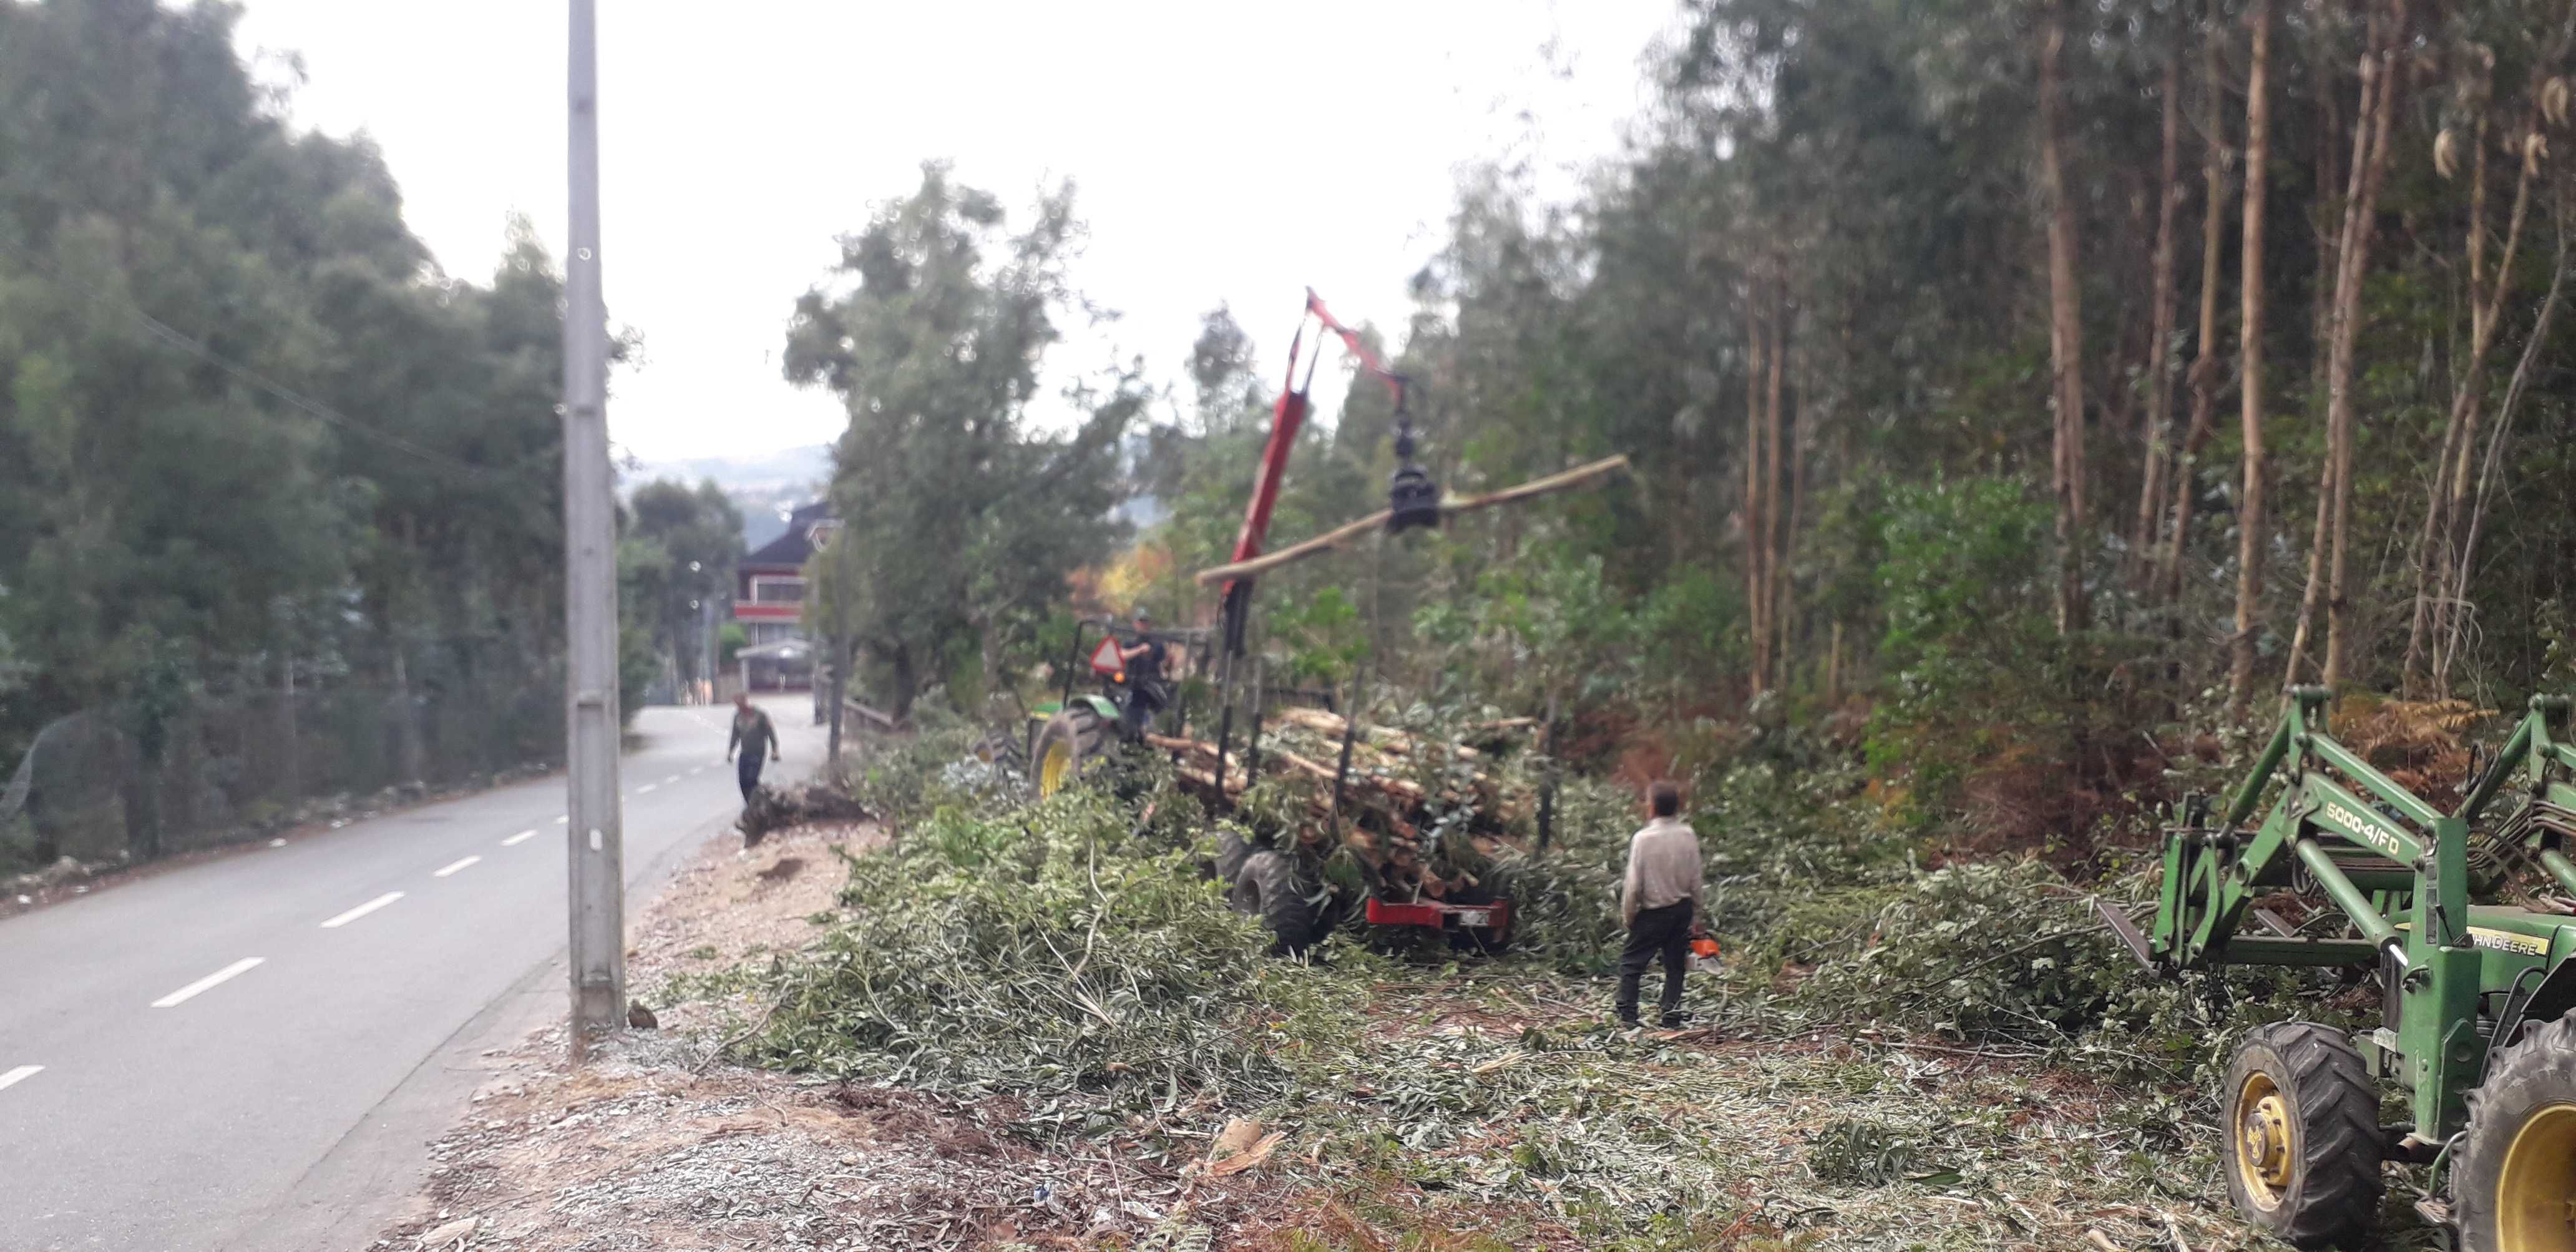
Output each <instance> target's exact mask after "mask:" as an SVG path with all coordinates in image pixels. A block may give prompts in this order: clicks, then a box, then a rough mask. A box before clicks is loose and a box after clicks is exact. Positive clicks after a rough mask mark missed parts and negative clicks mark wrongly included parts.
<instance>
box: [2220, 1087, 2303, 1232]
mask: <svg viewBox="0 0 2576 1252" xmlns="http://www.w3.org/2000/svg"><path fill="white" fill-rule="evenodd" d="M2232 1125H2233V1127H2234V1130H2233V1133H2234V1134H2235V1136H2236V1177H2237V1179H2238V1181H2240V1182H2242V1183H2244V1184H2245V1197H2246V1198H2247V1199H2249V1200H2252V1201H2253V1202H2254V1203H2255V1205H2256V1206H2258V1207H2260V1208H2263V1209H2267V1210H2268V1209H2276V1208H2279V1207H2281V1195H2282V1193H2283V1192H2286V1191H2288V1190H2289V1189H2290V1174H2291V1171H2292V1169H2293V1168H2294V1164H2295V1162H2296V1160H2297V1149H2296V1146H2295V1145H2293V1144H2292V1143H2291V1142H2290V1102H2289V1101H2288V1100H2286V1099H2284V1098H2283V1097H2282V1095H2281V1088H2280V1086H2279V1085H2278V1084H2276V1083H2274V1082H2273V1081H2272V1076H2271V1075H2269V1074H2263V1073H2254V1074H2247V1075H2246V1076H2245V1085H2244V1086H2243V1087H2241V1088H2239V1089H2238V1090H2237V1092H2236V1116H2235V1118H2234V1120H2233V1122H2232Z"/></svg>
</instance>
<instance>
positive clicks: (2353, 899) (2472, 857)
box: [2102, 687, 2576, 1252]
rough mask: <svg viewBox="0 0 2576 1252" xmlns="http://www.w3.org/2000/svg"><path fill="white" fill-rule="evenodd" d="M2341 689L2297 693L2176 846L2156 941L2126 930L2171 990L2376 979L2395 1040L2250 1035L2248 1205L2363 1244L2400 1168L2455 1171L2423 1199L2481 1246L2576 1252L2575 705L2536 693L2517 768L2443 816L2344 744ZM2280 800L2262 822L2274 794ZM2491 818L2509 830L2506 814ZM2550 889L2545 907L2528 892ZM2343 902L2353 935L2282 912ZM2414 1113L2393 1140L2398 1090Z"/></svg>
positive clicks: (2232, 1080)
mask: <svg viewBox="0 0 2576 1252" xmlns="http://www.w3.org/2000/svg"><path fill="white" fill-rule="evenodd" d="M2326 700H2327V693H2326V691H2325V689H2323V688H2320V687H2298V688H2294V689H2292V691H2291V692H2290V699H2289V701H2288V706H2287V708H2286V710H2285V711H2284V713H2283V715H2282V719H2281V723H2280V725H2279V727H2278V728H2277V729H2276V730H2275V731H2274V732H2273V735H2272V738H2271V740H2270V742H2269V744H2268V745H2267V746H2266V747H2265V749H2264V750H2263V753H2262V755H2261V756H2260V757H2259V758H2258V759H2257V761H2256V762H2255V766H2254V771H2253V773H2252V775H2251V776H2249V777H2248V778H2247V779H2246V780H2245V782H2244V784H2243V785H2242V786H2241V787H2239V788H2238V789H2237V791H2236V792H2235V794H2234V796H2233V797H2232V799H2231V800H2230V801H2229V803H2228V805H2227V808H2226V809H2225V811H2224V812H2222V813H2221V814H2219V816H2218V820H2217V821H2215V822H2212V821H2211V820H2210V811H2209V810H2210V805H2209V801H2208V798H2207V797H2202V796H2191V797H2187V798H2186V799H2185V801H2184V803H2183V805H2182V810H2181V815H2180V816H2181V821H2180V823H2179V824H2178V825H2176V826H2175V827H2173V828H2171V829H2169V830H2168V831H2167V832H2166V838H2165V846H2164V882H2163V887H2162V894H2161V898H2160V899H2159V901H2158V904H2157V909H2156V917H2155V922H2154V924H2153V928H2152V929H2151V930H2150V931H2147V932H2145V933H2141V932H2140V931H2139V930H2138V928H2137V926H2136V924H2135V923H2134V922H2132V921H2131V920H2130V919H2129V917H2128V916H2127V915H2126V914H2124V913H2122V912H2120V911H2118V910H2116V909H2113V908H2110V907H2104V908H2103V910H2102V913H2103V918H2104V920H2105V922H2106V923H2107V924H2109V925H2110V927H2111V928H2112V930H2113V931H2115V932H2116V933H2118V935H2119V936H2120V938H2121V939H2122V940H2123V941H2124V942H2125V943H2126V944H2127V945H2128V946H2129V948H2130V949H2131V950H2132V951H2133V952H2135V953H2136V954H2137V956H2138V959H2139V960H2141V961H2143V962H2145V963H2146V964H2147V966H2148V967H2149V968H2150V969H2152V970H2155V971H2157V972H2158V973H2160V974H2164V975H2168V976H2180V975H2182V974H2184V973H2186V972H2204V973H2206V972H2212V971H2217V970H2220V969H2222V968H2224V967H2225V966H2228V965H2231V964H2242V965H2282V966H2307V967H2342V968H2345V969H2348V970H2352V971H2355V972H2356V973H2358V974H2363V975H2366V974H2368V973H2371V972H2376V974H2377V975H2378V978H2379V980H2380V984H2381V987H2382V1007H2381V1014H2380V1022H2379V1025H2378V1026H2377V1027H2376V1028H2373V1029H2369V1030H2365V1031H2362V1032H2361V1033H2359V1034H2357V1035H2347V1034H2346V1033H2345V1032H2344V1031H2342V1030H2338V1029H2335V1028H2333V1027H2329V1026H2325V1025H2320V1024H2316V1023H2309V1022H2283V1023H2278V1024H2274V1025H2270V1026H2265V1027H2262V1028H2260V1029H2257V1030H2255V1031H2253V1032H2252V1033H2250V1034H2249V1035H2248V1036H2247V1037H2246V1038H2245V1039H2244V1040H2243V1042H2242V1043H2240V1044H2239V1045H2238V1046H2237V1048H2236V1051H2235V1055H2234V1057H2233V1060H2232V1062H2231V1064H2230V1065H2229V1067H2228V1070H2227V1075H2226V1078H2225V1080H2224V1085H2223V1088H2222V1089H2221V1090H2220V1092H2219V1093H2218V1095H2219V1107H2220V1111H2221V1113H2222V1115H2223V1117H2224V1121H2223V1122H2222V1124H2221V1125H2222V1142H2221V1145H2220V1156H2221V1158H2222V1162H2223V1165H2222V1172H2223V1173H2224V1174H2225V1176H2226V1179H2227V1184H2228V1188H2229V1190H2230V1192H2231V1193H2232V1194H2233V1197H2234V1199H2235V1201H2236V1204H2237V1207H2238V1208H2239V1210H2241V1211H2242V1212H2243V1214H2244V1215H2245V1217H2246V1219H2247V1220H2248V1221H2250V1222H2252V1223H2253V1224H2254V1225H2256V1226H2258V1227H2261V1228H2262V1229H2264V1230H2266V1231H2268V1232H2270V1233H2272V1234H2273V1235H2276V1236H2278V1237H2280V1238H2282V1239H2284V1240H2287V1241H2288V1242H2290V1243H2292V1244H2295V1245H2297V1246H2299V1247H2303V1248H2314V1247H2324V1246H2328V1245H2332V1244H2340V1243H2349V1242H2351V1241H2353V1240H2356V1239H2359V1238H2361V1237H2362V1236H2363V1235H2364V1234H2365V1232H2366V1230H2367V1228H2368V1226H2369V1224H2370V1223H2371V1221H2372V1219H2373V1217H2374V1216H2375V1215H2376V1213H2377V1210H2378V1208H2379V1202H2380V1198H2381V1195H2382V1193H2383V1189H2384V1185H2385V1184H2384V1180H2383V1178H2382V1166H2383V1164H2384V1163H2385V1162H2390V1161H2403V1162H2413V1163H2419V1164H2428V1165H2431V1166H2433V1174H2434V1182H2435V1188H2434V1191H2433V1194H2434V1195H2435V1196H2437V1197H2438V1196H2442V1195H2444V1194H2445V1192H2444V1191H2443V1189H2442V1187H2443V1183H2444V1182H2445V1181H2446V1180H2447V1199H2430V1200H2426V1201H2424V1202H2423V1203H2421V1204H2419V1205H2418V1208H2419V1210H2420V1211H2422V1212H2423V1213H2424V1215H2425V1216H2426V1217H2427V1218H2428V1219H2429V1220H2432V1221H2434V1222H2436V1223H2437V1224H2441V1225H2445V1226H2449V1227H2451V1228H2453V1229H2455V1230H2456V1231H2457V1232H2458V1236H2459V1239H2460V1246H2461V1247H2462V1249H2463V1252H2576V961H2571V960H2570V959H2569V957H2570V956H2571V955H2576V908H2571V907H2570V906H2569V905H2568V904H2567V902H2566V901H2565V900H2562V899H2558V898H2555V895H2554V894H2553V893H2556V894H2563V895H2565V896H2576V862H2571V860H2570V857H2571V855H2572V854H2576V744H2571V743H2570V742H2569V740H2568V739H2567V737H2566V736H2567V727H2568V711H2569V707H2570V704H2569V699H2568V697H2566V696H2538V697H2534V698H2533V699H2532V701H2531V703H2530V706H2529V709H2528V711H2527V712H2526V714H2525V715H2524V717H2523V718H2522V720H2521V722H2520V723H2519V724H2518V725H2517V726H2516V728H2515V730H2514V732H2513V736H2512V738H2511V739H2510V740H2509V741H2508V742H2507V743H2506V745H2505V748H2504V750H2503V751H2502V753H2500V754H2499V755H2498V756H2497V757H2496V759H2495V760H2493V761H2492V762H2490V763H2489V764H2488V765H2487V766H2486V768H2484V769H2483V770H2477V771H2474V774H2475V776H2474V777H2473V778H2472V779H2471V780H2470V783H2469V786H2468V787H2467V788H2466V792H2465V798H2464V799H2463V800H2462V802H2461V803H2460V805H2459V807H2458V809H2457V810H2456V811H2453V812H2448V813H2445V812H2442V811H2441V810H2439V809H2438V808H2436V807H2434V806H2433V805H2432V804H2429V803H2427V802H2426V801H2424V800H2423V799H2422V798H2420V797H2418V796H2416V795H2415V794H2414V793H2412V792H2411V791H2409V790H2408V789H2407V788H2405V787H2403V786H2401V785H2399V784H2398V783H2397V782H2395V781H2393V780H2391V779H2390V778H2389V777H2388V776H2387V775H2385V774H2383V773H2381V772H2380V771H2379V770H2377V769H2375V768H2373V767H2372V766H2371V765H2370V763H2369V762H2368V761H2366V760H2364V759H2363V758H2362V756H2361V755H2360V754H2359V753H2356V752H2354V751H2353V750H2351V749H2350V748H2348V747H2346V746H2345V745H2343V744H2341V743H2338V742H2336V741H2335V739H2334V737H2333V736H2332V735H2330V734H2328V733H2327V728H2326V721H2325V717H2324V710H2325V704H2326ZM2275 783H2278V784H2280V787H2279V792H2278V796H2277V798H2276V799H2274V800H2273V802H2272V804H2271V807H2270V808H2269V810H2268V811H2266V812H2265V814H2264V816H2263V818H2262V820H2261V822H2260V824H2259V825H2251V826H2249V825H2248V824H2247V823H2248V822H2249V821H2250V820H2252V819H2253V817H2254V815H2255V813H2256V811H2257V808H2258V806H2259V805H2260V802H2261V801H2262V799H2263V797H2264V795H2265V794H2266V792H2267V791H2270V790H2271V789H2272V787H2273V784H2275ZM2491 810H2492V813H2491ZM2524 884H2536V885H2538V886H2539V888H2540V889H2539V890H2536V891H2533V890H2524V889H2523V885H2524ZM2278 892H2292V893H2295V894H2297V895H2299V896H2303V897H2308V898H2310V899H2314V898H2316V897H2319V896H2322V897H2323V898H2324V900H2326V901H2328V902H2329V904H2328V906H2327V908H2326V909H2325V910H2323V911H2321V912H2320V914H2319V918H2322V919H2328V920H2337V919H2339V921H2340V924H2339V925H2336V926H2333V927H2332V931H2331V933H2327V932H2326V930H2325V929H2324V928H2321V927H2319V926H2317V925H2315V924H2313V923H2314V922H2315V921H2316V920H2318V919H2311V923H2312V924H2310V925H2306V926H2292V925H2290V924H2289V923H2288V922H2286V921H2285V920H2284V919H2282V918H2281V917H2280V916H2278V915H2277V914H2275V913H2273V912H2271V911H2270V910H2267V909H2265V908H2263V907H2261V901H2262V900H2263V898H2264V897H2266V896H2270V895H2273V894H2274V893H2278ZM2383 1083H2384V1084H2386V1085H2388V1086H2390V1087H2392V1088H2394V1089H2396V1090H2398V1091H2401V1092H2402V1093H2403V1095H2404V1103H2403V1104H2402V1105H2401V1106H2400V1108H2399V1110H2398V1116H2397V1118H2396V1124H2393V1125H2388V1126H2383V1125H2382V1117H2381V1107H2380V1091H2381V1087H2382V1084H2383Z"/></svg>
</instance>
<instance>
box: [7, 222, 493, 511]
mask: <svg viewBox="0 0 2576 1252" xmlns="http://www.w3.org/2000/svg"><path fill="white" fill-rule="evenodd" d="M0 253H5V254H7V255H8V256H9V257H11V258H12V259H14V260H17V261H19V262H20V263H22V264H25V265H27V266H29V267H30V268H32V269H34V270H35V271H36V272H38V273H40V274H43V275H44V276H45V277H47V278H50V279H52V280H53V281H54V282H55V283H57V284H60V285H62V286H65V287H70V288H72V289H74V290H76V291H79V292H80V293H81V294H83V295H85V296H87V297H89V298H90V300H91V301H92V302H93V303H96V304H106V305H112V306H114V308H115V311H117V312H119V313H123V314H125V315H126V316H127V317H130V318H132V319H133V320H134V321H135V323H136V324H137V325H140V326H141V327H142V328H143V329H144V331H145V333H147V334H149V335H151V336H152V337H153V338H154V339H157V340H159V341H161V342H162V343H164V344H166V345H168V346H170V347H173V348H177V349H179V350H180V351H182V352H185V353H187V354H188V355H190V356H193V357H195V358H197V359H198V360H200V361H203V362H205V363H206V364H208V365H212V366H214V367H215V368H216V369H219V370H222V371H223V372H224V373H225V374H227V375H230V376H231V377H232V378H233V379H234V380H236V381H238V382H241V383H243V384H246V385H248V386H250V387H253V388H256V389H258V390H260V391H262V392H265V393H267V394H268V395H270V396H271V397H273V398H275V399H276V400H278V401H279V402H280V403H283V404H285V405H287V406H288V407H290V408H293V409H295V410H296V411H298V412H300V413H303V414H305V415H307V416H309V417H313V418H317V419H319V420H321V421H323V422H326V423H328V424H330V425H333V426H337V427H339V428H341V429H343V430H348V431H352V432H355V433H357V434H360V435H364V436H366V437H367V438H370V439H374V440H376V441H378V442H380V443H382V444H384V445H386V446H387V447H390V448H393V449H395V450H397V451H401V452H405V453H408V454H410V455H412V456H415V457H419V458H420V459H422V460H424V461H427V462H430V463H431V464H433V465H438V466H440V467H442V468H445V469H448V470H451V471H453V472H455V473H458V474H462V475H464V476H465V477H467V478H471V479H476V480H489V479H491V478H493V477H494V476H495V474H496V472H497V471H496V470H495V469H494V468H493V467H489V466H481V465H474V464H471V463H469V462H466V461H462V460H459V459H457V458H456V457H453V456H450V455H448V454H446V453H444V452H440V451H438V450H437V449H435V448H428V447H424V446H422V445H420V444H417V443H414V442H412V441H411V440H409V439H405V438H403V437H402V436H400V435H397V434H394V433H393V432H391V431H387V430H379V429H377V428H376V427H373V426H369V425H367V424H366V423H364V422H361V421H359V420H358V419H356V418H353V417H350V416H349V415H348V414H345V413H342V412H340V411H339V410H338V409H335V408H332V407H331V406H330V405H327V404H324V403H322V402H321V401H319V400H315V399H313V398H311V397H309V396H306V395H304V394H303V393H302V392H299V391H296V390H294V389H293V388H290V387H288V386H286V385H285V384H283V383H279V382H276V381H274V380H272V379H270V378H268V377H267V376H265V375H263V374H260V373H259V372H258V371H256V370H253V369H251V368H250V367H249V366H246V365H242V364H240V363H239V362H236V361H233V360H231V359H229V358H227V357H225V356H224V355H223V354H222V353H220V352H217V351H215V350H214V349H212V348H210V347H207V346H206V345H205V344H204V343H203V342H202V341H200V340H198V339H197V338H195V337H194V336H191V335H189V334H187V333H186V332H184V331H181V330H179V329H178V328H176V327H174V326H171V325H170V324H169V323H167V322H164V321H162V320H161V319H159V318H157V317H154V316H152V315H151V314H150V313H147V312H145V311H144V310H143V309H142V308H141V307H140V306H138V305H136V304H134V303H133V302H131V301H128V300H125V299H123V298H121V297H118V296H116V295H115V294H113V293H110V292H107V291H102V290H100V289H99V288H97V287H95V286H92V285H90V284H88V283H85V282H81V281H80V280H78V279H75V278H71V277H68V276H66V275H65V274H64V273H63V272H62V271H60V270H58V269H55V268H54V267H53V266H52V265H49V264H47V263H45V262H43V261H41V260H38V259H36V258H35V257H32V256H29V255H27V254H26V253H23V252H19V251H17V250H16V249H13V248H9V247H8V246H6V245H0Z"/></svg>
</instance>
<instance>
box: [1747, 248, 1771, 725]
mask: <svg viewBox="0 0 2576 1252" xmlns="http://www.w3.org/2000/svg"><path fill="white" fill-rule="evenodd" d="M1744 336H1745V341H1746V346H1745V357H1744V608H1745V618H1746V621H1745V626H1746V636H1747V642H1748V643H1749V644H1750V645H1751V650H1752V654H1753V655H1752V658H1751V659H1752V663H1753V677H1752V694H1753V695H1755V696H1759V695H1761V694H1762V693H1763V691H1764V690H1766V689H1767V684H1768V683H1769V681H1770V672H1771V670H1770V660H1771V656H1770V647H1769V639H1770V625H1769V622H1768V621H1767V620H1766V619H1765V617H1764V615H1763V611H1762V608H1763V600H1764V598H1765V589H1766V588H1767V587H1768V586H1769V584H1770V570H1769V567H1768V564H1767V562H1765V561H1764V560H1763V556H1764V551H1763V544H1762V534H1763V527H1762V383H1763V373H1764V363H1763V348H1764V342H1763V340H1764V335H1763V328H1762V278H1761V275H1760V273H1759V272H1758V271H1757V270H1751V269H1748V270H1747V271H1746V274H1745V280H1744Z"/></svg>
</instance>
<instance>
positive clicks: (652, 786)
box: [635, 783, 662, 796]
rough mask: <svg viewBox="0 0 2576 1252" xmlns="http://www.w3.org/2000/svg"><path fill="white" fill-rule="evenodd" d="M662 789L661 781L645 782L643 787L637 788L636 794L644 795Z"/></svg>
mask: <svg viewBox="0 0 2576 1252" xmlns="http://www.w3.org/2000/svg"><path fill="white" fill-rule="evenodd" d="M661 789H662V784H660V783H646V784H644V785H643V786H641V787H637V788H636V789H635V794H637V795H639V796H642V795H651V794H652V793H654V792H656V791H660V790H661Z"/></svg>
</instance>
